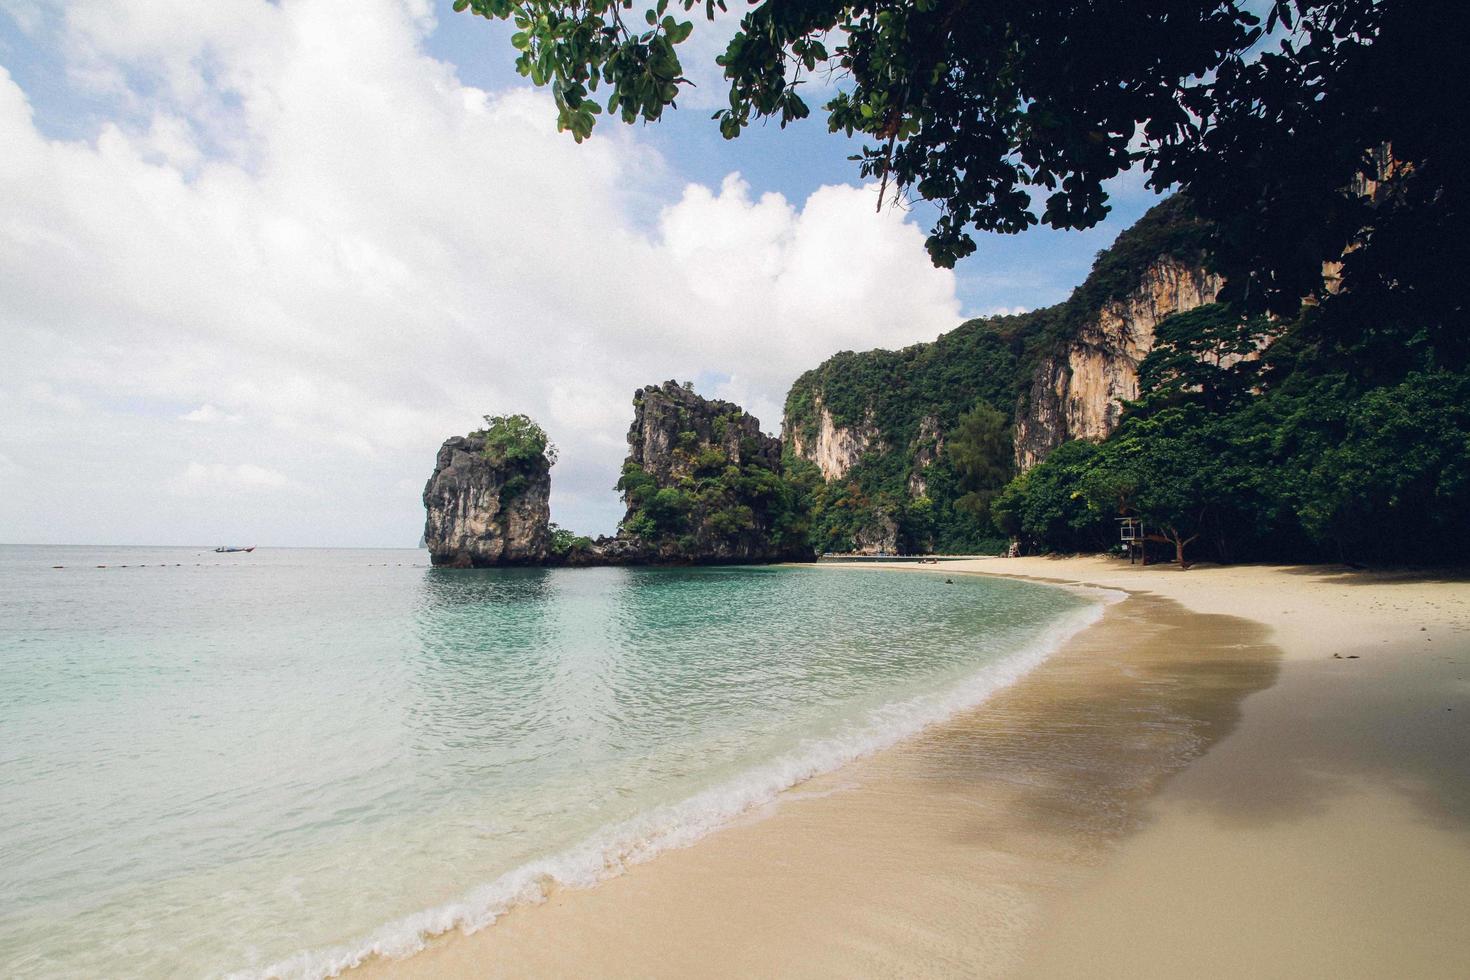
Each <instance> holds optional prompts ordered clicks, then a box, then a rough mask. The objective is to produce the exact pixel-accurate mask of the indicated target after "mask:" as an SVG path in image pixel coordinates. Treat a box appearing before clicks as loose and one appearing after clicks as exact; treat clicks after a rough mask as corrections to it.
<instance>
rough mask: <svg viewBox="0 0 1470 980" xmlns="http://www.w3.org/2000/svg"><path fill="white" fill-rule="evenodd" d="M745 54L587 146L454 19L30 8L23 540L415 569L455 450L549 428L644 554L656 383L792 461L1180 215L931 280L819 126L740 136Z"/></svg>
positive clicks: (13, 92) (14, 496) (598, 510)
mask: <svg viewBox="0 0 1470 980" xmlns="http://www.w3.org/2000/svg"><path fill="white" fill-rule="evenodd" d="M730 29H731V27H730V25H729V24H728V23H717V24H713V25H707V24H699V25H697V27H696V32H695V35H694V37H693V38H692V39H691V40H690V42H688V44H687V45H686V46H685V48H686V49H688V52H689V53H688V54H686V55H685V56H684V60H685V63H686V69H687V71H688V74H689V75H690V76H691V77H692V78H693V79H694V80H695V82H696V83H697V87H696V88H694V89H693V90H692V91H690V92H689V93H688V94H687V95H685V96H683V97H681V99H680V101H679V108H678V110H676V111H673V112H671V113H669V114H668V116H667V118H666V119H665V120H664V121H662V122H660V123H659V124H657V125H652V126H633V127H629V126H623V125H621V124H616V123H611V122H604V123H601V124H599V126H598V128H597V131H596V132H595V134H594V135H593V137H592V138H591V139H590V140H588V141H587V142H585V143H583V144H581V145H577V144H575V143H574V142H573V141H572V139H571V138H570V136H568V135H566V134H558V133H557V132H556V125H555V113H554V110H553V108H552V105H551V99H550V96H549V95H548V94H547V93H545V92H543V91H539V90H536V89H534V88H532V87H530V85H529V83H527V82H526V81H525V80H523V79H521V78H520V77H519V76H518V75H516V73H515V70H514V66H513V61H514V57H513V55H514V52H513V51H512V49H511V48H510V46H509V43H508V40H507V38H508V32H507V30H506V28H505V27H504V26H503V25H497V24H492V23H490V22H487V21H484V20H482V19H479V18H474V17H471V16H469V15H465V14H455V13H453V12H452V11H451V10H450V7H449V3H448V0H444V2H438V0H277V2H269V0H209V2H207V3H200V2H198V0H0V542H12V543H55V544H180V545H213V544H220V543H236V544H256V545H261V546H271V545H276V546H288V545H297V546H323V547H355V546H365V547H366V546H402V547H411V546H413V545H414V544H415V543H416V542H417V541H418V538H419V534H420V531H421V529H422V526H423V507H422V503H421V501H420V493H421V492H422V489H423V485H424V482H425V481H426V479H427V478H428V476H429V473H430V472H431V470H432V468H433V462H434V456H435V453H436V451H437V449H438V447H439V444H440V443H441V442H442V441H443V440H444V439H445V438H447V437H448V436H450V435H454V434H460V433H464V432H466V431H469V430H470V429H472V428H475V427H476V426H477V424H479V421H480V418H481V417H482V416H484V415H486V414H497V415H498V414H507V413H516V412H525V413H527V414H529V415H531V416H532V417H534V418H536V419H537V420H538V421H540V422H541V424H542V425H543V426H545V428H546V429H547V431H548V432H549V433H550V435H551V438H552V440H553V441H554V442H555V443H556V444H557V445H558V447H559V448H560V460H559V462H558V463H557V465H556V467H555V468H554V469H553V471H552V520H554V521H556V522H557V523H559V524H561V525H563V526H565V527H570V528H573V529H575V530H577V531H579V532H583V533H592V534H596V533H611V532H612V531H613V530H614V528H615V526H616V524H617V521H618V519H619V518H620V517H621V516H622V506H621V505H620V504H619V502H618V500H617V496H616V494H615V492H614V491H613V489H612V487H613V484H614V483H615V482H616V479H617V475H618V470H619V468H620V465H621V462H622V459H623V456H624V455H625V453H626V442H625V436H626V432H627V428H628V424H629V422H630V421H631V418H632V395H633V391H634V390H635V389H636V388H638V387H640V386H642V385H645V384H652V383H659V382H662V381H664V380H667V379H670V378H675V379H678V380H681V381H682V380H690V381H693V382H694V384H695V388H696V390H698V391H699V392H700V393H701V394H703V395H706V396H708V397H718V398H726V399H729V400H731V401H735V402H737V403H739V404H741V405H742V406H744V407H745V408H746V409H748V410H749V411H751V412H752V413H753V414H755V415H756V416H757V417H758V418H760V420H761V421H762V423H763V427H764V428H765V429H766V430H767V431H769V432H772V433H775V432H776V431H778V430H779V427H780V415H781V404H782V402H783V400H784V397H785V393H786V390H787V388H788V387H789V386H790V384H791V382H792V381H793V380H794V379H795V378H796V377H797V375H799V374H800V373H801V372H803V371H805V370H807V369H809V368H812V367H815V366H816V365H817V364H819V363H820V362H821V361H822V360H824V359H825V358H827V357H828V356H830V355H831V354H833V353H835V352H837V351H839V350H867V349H871V348H875V347H886V348H898V347H903V346H907V345H908V344H912V343H915V342H918V341H926V340H932V339H933V338H934V337H936V336H938V335H939V334H940V333H942V332H944V331H946V330H949V329H951V328H953V327H954V326H955V325H957V324H958V323H960V322H961V321H962V320H964V319H966V318H967V317H971V316H980V315H987V314H993V313H998V312H1015V311H1019V310H1023V309H1032V308H1035V307H1038V306H1044V305H1048V304H1050V303H1055V302H1058V301H1060V300H1062V299H1064V298H1065V297H1066V295H1067V293H1068V292H1069V291H1070V290H1071V288H1072V287H1074V286H1076V285H1077V284H1078V283H1080V282H1081V281H1082V279H1083V277H1084V276H1085V275H1086V272H1087V269H1088V268H1089V266H1090V265H1091V262H1092V259H1093V256H1094V255H1095V253H1096V252H1097V251H1098V250H1100V249H1102V248H1105V247H1106V246H1107V245H1108V244H1109V243H1110V242H1111V241H1112V239H1113V238H1114V237H1116V235H1117V234H1118V232H1119V231H1121V230H1122V229H1123V228H1125V227H1127V226H1128V225H1129V224H1131V223H1132V222H1133V221H1134V220H1136V219H1137V217H1138V216H1139V215H1140V214H1142V213H1143V211H1145V210H1146V209H1147V208H1148V207H1149V206H1150V205H1151V204H1152V203H1154V202H1155V201H1156V200H1157V199H1156V198H1155V197H1154V195H1153V194H1152V193H1150V192H1148V191H1147V190H1146V189H1144V187H1143V186H1142V179H1141V177H1140V176H1139V175H1136V174H1125V175H1123V176H1122V177H1120V178H1119V179H1118V180H1117V181H1115V182H1114V185H1113V188H1112V189H1113V192H1114V195H1113V201H1112V203H1113V205H1114V212H1113V214H1112V215H1111V216H1110V217H1109V219H1108V220H1107V221H1106V222H1104V223H1103V224H1102V225H1100V226H1098V227H1097V228H1093V229H1090V230H1088V231H1084V232H1065V233H1063V232H1054V231H1050V230H1045V229H1038V230H1033V231H1030V232H1027V233H1025V234H1023V235H1019V236H998V235H986V236H982V237H981V238H980V239H979V248H978V250H977V251H976V253H975V254H974V255H973V256H971V257H969V258H968V259H966V260H964V261H962V262H961V263H960V264H959V265H958V266H957V267H956V268H955V269H954V270H953V271H950V270H941V269H935V268H934V267H932V266H931V265H930V263H929V260H928V256H927V253H926V252H925V251H924V247H923V242H924V235H925V230H926V228H927V221H928V218H929V215H927V214H925V213H924V210H923V208H922V206H921V207H919V208H915V209H914V210H912V211H908V210H905V209H902V208H894V207H885V208H884V209H883V210H882V211H881V212H880V211H877V210H876V208H875V205H876V203H877V196H876V193H877V192H876V189H875V188H874V187H872V186H866V187H865V186H863V185H862V183H861V182H860V181H859V179H858V175H857V170H856V165H855V164H854V163H852V162H850V161H849V160H848V159H847V157H848V156H849V155H851V154H852V153H854V152H856V148H857V147H856V144H854V143H852V142H850V141H848V140H846V139H844V138H842V137H839V136H832V135H829V134H828V133H827V132H826V125H825V122H824V121H823V120H822V119H821V118H820V115H821V114H820V113H819V112H818V113H814V115H813V117H812V118H811V119H808V120H806V121H804V122H803V123H801V124H798V125H795V126H793V127H790V128H788V129H786V130H784V131H783V130H780V129H779V128H778V127H777V126H776V125H775V124H771V125H769V126H757V127H755V128H753V129H752V130H751V131H749V132H747V133H746V134H745V135H743V136H742V137H741V138H740V139H738V140H734V141H726V140H723V139H722V138H721V137H720V136H719V134H718V132H717V130H716V128H715V125H714V124H713V123H712V122H711V121H710V119H709V115H710V112H711V111H712V109H713V108H714V107H716V106H717V105H718V104H719V102H720V85H719V77H718V69H717V68H715V67H714V65H713V58H714V55H715V54H716V53H718V51H719V50H721V49H722V47H723V44H724V42H725V40H726V39H727V38H728V36H729V32H730ZM681 50H684V49H681ZM820 100H821V95H820V91H817V92H815V93H812V94H811V95H810V97H809V101H811V102H813V103H816V102H819V101H820Z"/></svg>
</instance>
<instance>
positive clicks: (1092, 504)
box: [992, 297, 1470, 564]
mask: <svg viewBox="0 0 1470 980" xmlns="http://www.w3.org/2000/svg"><path fill="white" fill-rule="evenodd" d="M1363 313H1364V310H1363V309H1362V305H1361V304H1360V303H1359V302H1358V300H1357V298H1352V299H1349V298H1347V297H1344V298H1343V300H1342V302H1341V303H1340V304H1339V303H1338V302H1336V301H1334V302H1329V303H1325V304H1323V305H1322V306H1320V307H1317V306H1312V307H1308V308H1306V309H1305V310H1304V311H1303V313H1302V315H1301V316H1300V317H1299V318H1298V319H1297V320H1296V321H1294V322H1292V323H1291V324H1290V325H1288V326H1286V327H1284V328H1280V327H1269V326H1268V325H1267V323H1266V321H1262V320H1255V321H1251V320H1247V319H1246V318H1244V317H1241V316H1240V315H1238V314H1237V313H1235V312H1234V311H1233V310H1232V309H1231V308H1230V307H1228V306H1225V305H1220V304H1217V305H1215V306H1210V307H1204V308H1202V309H1199V310H1195V311H1192V312H1190V313H1186V314H1180V315H1177V316H1174V317H1171V318H1169V319H1168V320H1166V321H1164V323H1163V324H1161V325H1160V339H1159V343H1158V345H1157V346H1156V347H1155V349H1154V351H1153V352H1152V353H1151V354H1150V355H1149V356H1148V358H1147V359H1146V360H1145V363H1144V366H1143V371H1142V377H1143V382H1144V385H1145V386H1146V387H1145V390H1144V393H1143V396H1142V397H1141V398H1140V400H1139V401H1138V402H1136V403H1134V404H1133V405H1131V406H1130V408H1129V411H1128V412H1127V413H1126V414H1125V416H1124V418H1123V421H1122V424H1121V425H1120V426H1119V428H1118V430H1117V431H1116V432H1115V433H1114V434H1113V435H1112V436H1111V437H1110V438H1108V439H1107V440H1105V441H1104V442H1102V443H1101V444H1098V445H1092V444H1090V443H1085V442H1072V443H1068V444H1066V445H1064V446H1062V447H1060V448H1059V449H1057V450H1056V451H1055V452H1053V453H1052V454H1051V455H1050V456H1049V457H1047V459H1046V460H1045V461H1044V462H1042V463H1041V464H1040V465H1039V466H1036V467H1035V468H1033V469H1032V470H1030V471H1029V472H1027V473H1025V474H1023V475H1021V476H1019V477H1017V478H1016V479H1015V480H1014V481H1012V482H1011V483H1010V484H1009V485H1008V486H1007V487H1006V488H1005V490H1004V491H1003V492H1002V493H1001V494H1000V495H999V496H998V497H997V498H996V500H995V502H994V504H993V507H992V509H993V515H994V518H995V521H996V523H997V525H998V526H1000V527H1001V528H1002V529H1003V530H1004V531H1006V533H1008V534H1012V535H1015V536H1016V537H1018V538H1020V539H1021V541H1022V542H1023V543H1024V545H1025V546H1026V547H1027V548H1028V549H1031V550H1058V551H1096V550H1101V549H1104V548H1108V547H1112V546H1113V545H1114V544H1115V543H1116V542H1117V539H1118V529H1117V521H1116V519H1117V518H1118V517H1120V516H1136V517H1139V518H1141V519H1142V520H1143V522H1144V527H1145V531H1146V532H1147V533H1148V537H1149V544H1148V545H1147V546H1148V547H1149V548H1151V549H1152V550H1153V551H1154V553H1155V554H1156V555H1157V556H1158V557H1164V558H1168V559H1171V560H1175V561H1179V562H1180V563H1181V564H1188V563H1189V562H1190V561H1192V560H1201V559H1213V560H1218V561H1241V560H1293V561H1310V560H1347V561H1376V562H1385V561H1386V562H1396V563H1405V562H1407V563H1423V562H1463V561H1464V560H1465V557H1466V555H1467V554H1470V519H1467V514H1470V373H1467V371H1466V364H1465V360H1464V356H1463V351H1461V352H1459V353H1456V352H1453V351H1446V350H1445V349H1444V348H1443V347H1442V346H1440V345H1436V344H1433V343H1431V342H1429V340H1428V332H1426V331H1424V330H1423V329H1422V328H1421V327H1420V326H1419V325H1418V324H1417V323H1416V322H1415V321H1414V320H1412V319H1408V320H1404V319H1395V318H1385V319H1382V320H1377V319H1375V321H1374V323H1373V326H1372V327H1371V328H1370V329H1368V330H1366V331H1364V332H1359V331H1353V330H1349V329H1348V327H1349V325H1350V324H1349V323H1348V322H1343V321H1350V320H1352V319H1355V318H1356V317H1358V316H1360V315H1362V314H1363ZM1333 321H1338V322H1335V323H1334V322H1333ZM1246 336H1254V337H1256V338H1257V339H1258V340H1259V342H1261V343H1268V342H1269V346H1267V347H1265V349H1264V351H1263V352H1262V354H1261V356H1260V358H1259V359H1256V358H1251V359H1247V360H1241V361H1237V362H1235V363H1230V360H1229V358H1223V360H1224V362H1225V363H1224V365H1223V366H1222V364H1221V363H1220V360H1222V359H1221V358H1216V357H1215V356H1214V355H1212V354H1208V353H1204V352H1205V351H1216V352H1222V351H1238V350H1240V348H1241V347H1242V346H1243V340H1242V338H1244V337H1246ZM1391 338H1393V339H1391ZM1383 343H1395V346H1398V347H1399V348H1400V349H1401V350H1402V351H1403V356H1399V357H1396V358H1394V359H1393V360H1392V361H1386V360H1385V359H1384V358H1381V357H1378V356H1376V351H1377V349H1378V348H1379V345H1380V344H1383ZM1202 355H1203V356H1202Z"/></svg>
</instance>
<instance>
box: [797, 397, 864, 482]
mask: <svg viewBox="0 0 1470 980" xmlns="http://www.w3.org/2000/svg"><path fill="white" fill-rule="evenodd" d="M814 407H815V408H816V412H817V420H818V425H817V435H816V438H815V439H814V440H811V441H810V442H809V441H808V440H806V439H804V438H803V437H802V434H801V432H800V430H798V429H796V428H795V427H793V426H791V425H789V423H788V424H786V425H785V427H786V429H787V431H789V432H790V433H791V448H792V450H793V451H794V452H795V453H796V455H797V456H800V457H801V458H802V459H805V460H810V461H811V462H813V463H815V464H817V469H819V470H821V471H822V479H824V480H840V479H842V478H843V477H844V476H846V475H847V473H848V471H849V470H851V469H852V468H853V466H855V465H856V464H857V461H858V460H860V459H862V458H863V456H864V454H866V453H867V452H868V451H869V450H874V451H877V452H883V451H884V446H883V438H882V436H881V435H880V434H879V433H878V426H877V425H876V424H875V423H874V422H873V419H872V413H871V412H869V413H868V418H866V419H864V420H863V421H862V422H861V423H860V424H858V425H854V426H841V425H837V424H836V423H835V422H834V421H833V419H832V413H831V411H829V410H828V409H827V407H826V406H825V405H823V404H822V399H821V397H820V396H819V397H818V398H817V399H816V402H815V406H814Z"/></svg>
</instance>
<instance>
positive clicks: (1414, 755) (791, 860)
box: [362, 559, 1470, 977]
mask: <svg viewBox="0 0 1470 980" xmlns="http://www.w3.org/2000/svg"><path fill="white" fill-rule="evenodd" d="M867 567H872V566H867ZM895 570H896V571H901V572H907V573H910V574H935V573H936V572H937V573H941V574H955V573H958V572H976V573H982V574H985V573H1003V574H1007V575H1016V576H1022V577H1037V578H1045V579H1050V580H1064V581H1074V582H1085V583H1089V584H1098V585H1106V586H1110V587H1114V588H1124V589H1127V590H1129V591H1130V592H1131V593H1132V595H1131V597H1130V598H1129V599H1128V600H1127V601H1126V602H1123V603H1121V604H1118V605H1115V606H1112V607H1110V608H1109V609H1108V611H1107V614H1106V615H1105V616H1104V618H1103V620H1102V622H1100V623H1099V624H1098V625H1097V626H1095V627H1093V628H1091V629H1089V630H1087V631H1086V632H1084V633H1083V634H1081V635H1079V636H1078V637H1077V638H1075V639H1074V640H1073V641H1072V642H1071V643H1070V644H1069V645H1068V646H1067V647H1066V648H1064V649H1063V650H1062V651H1060V652H1059V653H1058V654H1057V655H1055V656H1054V657H1052V658H1051V659H1050V660H1048V661H1047V662H1046V663H1045V664H1043V665H1042V666H1041V667H1039V668H1038V669H1037V670H1036V671H1034V672H1033V673H1031V674H1030V675H1028V676H1027V677H1026V678H1024V679H1023V680H1022V681H1020V682H1019V683H1017V684H1016V685H1014V686H1013V687H1011V688H1009V689H1007V690H1005V691H1002V692H1000V693H999V694H997V695H996V696H994V697H993V698H992V699H991V700H990V701H989V702H987V703H986V704H985V705H984V706H982V707H981V708H979V709H977V710H975V711H973V712H969V713H967V714H965V715H963V716H961V717H959V718H957V719H955V720H954V721H953V722H951V723H947V724H945V725H943V726H940V727H938V728H936V729H933V730H931V731H930V732H928V733H926V734H924V735H922V736H920V737H918V738H916V739H914V740H911V741H910V742H907V743H905V744H903V745H901V746H899V747H897V748H895V749H891V750H889V751H887V752H883V753H880V754H878V755H876V756H873V757H871V758H868V759H865V760H862V761H860V762H858V763H855V764H853V765H851V766H848V767H846V768H845V769H843V770H841V771H839V772H837V773H834V774H831V775H829V776H825V777H821V778H819V779H816V780H813V781H811V782H808V783H806V784H804V785H803V786H801V787H799V788H797V789H796V790H793V791H791V792H789V793H787V794H785V795H784V796H783V797H782V798H781V799H780V800H779V801H777V803H775V804H773V805H771V806H768V807H765V808H762V809H761V810H760V811H757V812H755V813H752V814H750V815H749V816H748V817H747V818H746V819H745V820H743V821H741V822H740V823H738V824H736V825H735V826H732V827H729V828H727V829H725V830H722V831H720V832H718V833H716V834H714V835H712V836H710V837H709V838H706V839H705V840H703V841H701V842H699V843H698V844H696V845H694V846H693V847H690V848H687V849H685V850H681V851H674V852H670V853H667V854H664V855H662V856H660V857H658V858H657V859H656V860H654V861H651V862H649V863H647V864H644V865H640V866H636V867H634V868H632V869H631V870H630V871H629V872H628V873H627V874H625V875H623V876H621V877H619V878H616V879H613V880H611V881H608V882H605V883H604V884H602V885H599V886H598V887H596V888H593V889H589V890H567V891H561V892H558V893H555V894H553V895H552V896H551V897H550V898H549V899H548V901H546V902H545V903H544V904H542V905H539V906H536V907H531V908H524V909H519V910H517V911H515V912H512V913H511V914H509V915H508V916H506V917H504V918H503V919H501V920H500V921H499V922H497V923H496V924H495V925H494V926H492V927H490V928H488V929H485V930H482V931H481V932H479V933H476V934H474V935H472V936H461V935H453V936H449V937H445V938H444V939H442V940H440V941H439V942H437V943H436V944H435V945H434V946H433V947H432V948H431V949H429V950H427V951H425V952H423V953H420V954H419V955H417V956H414V957H411V958H409V959H407V960H404V961H400V962H392V963H386V962H378V963H372V964H369V965H368V966H367V968H366V969H364V970H363V971H362V972H366V973H371V974H377V973H388V974H392V975H395V976H399V975H408V976H566V975H597V976H669V977H672V976H691V975H694V976H736V975H741V976H746V975H751V974H757V975H773V974H779V975H783V976H857V975H861V976H894V975H905V976H951V975H964V976H977V975H978V976H1004V975H1017V974H1019V975H1031V976H1081V975H1086V976H1134V977H1137V976H1180V975H1190V976H1202V975H1203V976H1210V975H1217V976H1227V975H1228V976H1239V975H1276V976H1287V975H1289V976H1364V977H1367V976H1383V975H1393V974H1397V975H1413V976H1446V977H1450V976H1466V975H1470V943H1467V942H1466V941H1465V939H1464V937H1463V935H1462V933H1463V925H1462V920H1463V919H1464V910H1465V907H1466V905H1465V901H1464V896H1465V893H1466V889H1467V887H1470V765H1467V763H1466V760H1467V759H1470V752H1467V749H1470V741H1467V728H1470V666H1467V665H1470V586H1467V585H1466V584H1465V583H1464V582H1463V581H1455V580H1452V579H1448V580H1443V581H1441V580H1435V579H1426V578H1422V577H1415V576H1402V575H1401V576H1372V575H1364V574H1361V573H1352V572H1346V571H1337V570H1332V569H1292V568H1262V567H1250V568H1229V569H1216V568H1204V567H1200V568H1196V569H1193V570H1191V571H1189V572H1187V573H1179V572H1178V571H1177V570H1175V569H1173V568H1148V569H1143V568H1138V567H1136V566H1134V567H1130V566H1128V565H1127V564H1126V563H1118V562H1108V561H1104V560H1099V559H1073V560H1068V561H1046V560H1037V559H1022V560H988V561H987V560H980V561H975V562H966V563H946V564H945V565H943V566H941V567H940V568H939V569H937V570H936V569H934V568H933V567H932V566H931V567H929V568H927V569H918V568H915V567H913V566H909V567H908V568H906V569H905V568H902V567H898V568H896V569H895ZM1421 626H1422V627H1424V628H1423V630H1422V631H1421V629H1420V627H1421ZM1333 654H1337V655H1338V656H1337V657H1334V656H1333ZM1350 658H1356V659H1350Z"/></svg>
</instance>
